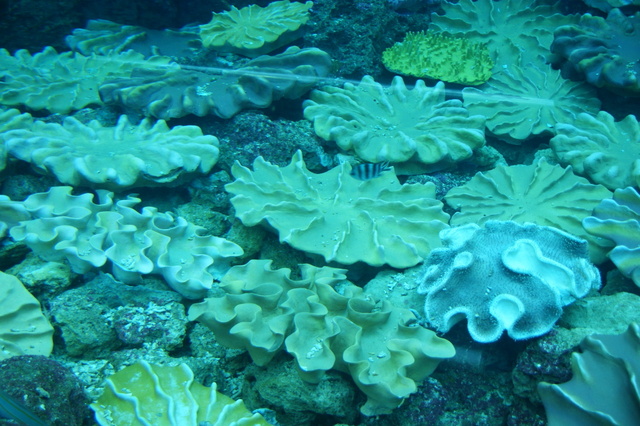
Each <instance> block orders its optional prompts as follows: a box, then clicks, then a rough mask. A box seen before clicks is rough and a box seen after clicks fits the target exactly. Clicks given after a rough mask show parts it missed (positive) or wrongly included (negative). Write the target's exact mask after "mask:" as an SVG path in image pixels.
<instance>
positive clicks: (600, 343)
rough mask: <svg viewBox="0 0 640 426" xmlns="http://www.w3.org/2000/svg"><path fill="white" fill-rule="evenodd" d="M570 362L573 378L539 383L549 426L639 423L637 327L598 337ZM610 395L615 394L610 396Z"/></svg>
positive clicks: (591, 338)
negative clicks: (557, 382)
mask: <svg viewBox="0 0 640 426" xmlns="http://www.w3.org/2000/svg"><path fill="white" fill-rule="evenodd" d="M580 348H581V349H582V353H577V352H574V353H573V355H572V356H571V370H572V371H573V378H572V379H571V380H570V381H568V382H566V383H562V384H560V385H552V384H549V383H544V382H543V383H540V385H539V386H538V393H539V394H540V397H541V398H542V402H543V403H544V408H545V411H546V412H547V418H548V421H549V425H550V426H560V425H567V424H582V425H595V424H600V425H629V426H632V425H635V424H636V423H638V419H640V390H639V389H638V375H640V363H639V362H638V360H639V359H640V357H639V355H640V327H639V326H638V324H631V325H630V326H629V328H628V329H627V331H625V332H624V333H623V334H620V335H604V334H596V335H592V336H589V337H586V338H585V339H584V340H583V341H582V343H580ZM612 390H613V391H612Z"/></svg>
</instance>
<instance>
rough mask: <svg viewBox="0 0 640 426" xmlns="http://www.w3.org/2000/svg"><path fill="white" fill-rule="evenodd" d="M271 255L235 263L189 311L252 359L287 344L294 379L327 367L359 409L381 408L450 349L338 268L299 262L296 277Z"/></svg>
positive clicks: (266, 357)
mask: <svg viewBox="0 0 640 426" xmlns="http://www.w3.org/2000/svg"><path fill="white" fill-rule="evenodd" d="M270 264H271V262H270V261H266V260H252V261H250V262H249V263H247V264H246V265H242V266H234V267H233V268H231V269H230V270H229V272H228V273H227V274H225V276H224V277H223V278H222V280H221V282H220V289H221V290H222V291H223V292H224V294H223V295H222V296H221V297H212V298H208V299H205V301H204V302H202V303H198V304H195V305H193V306H192V307H191V308H190V309H189V319H191V320H197V321H200V322H202V323H203V324H205V325H206V326H207V327H209V328H211V329H212V330H213V331H214V333H215V334H216V339H217V340H218V341H219V342H221V343H223V344H224V345H227V346H230V347H234V348H243V349H247V350H248V351H249V353H250V354H251V357H252V358H253V360H254V362H256V363H257V364H258V365H265V364H266V363H268V362H269V361H270V360H271V359H272V358H273V357H274V356H275V354H276V353H278V352H280V351H282V350H283V349H285V348H286V351H287V352H289V353H290V354H291V355H293V356H294V357H295V360H296V364H297V366H298V368H299V370H298V371H299V373H300V377H301V378H302V379H303V380H305V381H308V382H311V383H317V382H318V381H319V380H320V379H321V378H322V376H323V375H324V374H325V372H326V371H327V370H330V369H337V370H339V371H342V372H345V373H347V374H350V375H351V377H352V378H353V380H354V381H355V383H356V385H357V386H358V387H359V388H360V389H361V390H362V392H364V393H365V394H366V395H367V402H366V403H365V404H364V406H362V407H361V411H362V413H363V414H365V415H369V416H373V415H379V414H388V413H390V412H391V411H392V410H393V409H394V408H396V407H398V406H399V405H400V404H401V403H402V401H403V400H404V399H405V398H406V397H408V396H409V395H410V394H412V393H414V392H415V391H416V390H417V386H416V383H415V382H417V381H420V380H423V379H424V378H425V377H427V376H428V375H429V374H431V373H432V372H433V371H434V370H435V368H436V367H437V365H438V364H439V362H440V361H441V360H443V359H446V358H450V357H452V356H453V355H454V354H455V350H454V348H453V345H451V343H449V342H448V341H447V340H444V339H441V338H439V337H438V336H436V334H435V333H434V332H433V331H431V330H427V329H426V328H423V327H421V326H418V325H416V324H414V325H407V324H408V323H410V322H411V321H412V320H415V316H414V315H413V313H412V312H411V311H410V310H408V309H402V308H394V307H392V306H391V305H390V304H389V302H387V301H376V300H372V299H371V298H370V296H366V295H363V292H362V289H361V288H360V287H357V286H355V285H353V284H350V283H348V282H346V281H345V276H344V272H346V271H344V270H342V269H335V268H330V267H323V268H317V267H315V266H311V265H301V266H300V277H301V278H300V279H297V280H296V279H293V278H291V277H290V273H291V271H290V270H288V269H279V270H272V269H271V268H270Z"/></svg>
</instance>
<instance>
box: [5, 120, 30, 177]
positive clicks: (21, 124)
mask: <svg viewBox="0 0 640 426" xmlns="http://www.w3.org/2000/svg"><path fill="white" fill-rule="evenodd" d="M32 125H33V118H32V117H31V114H26V113H25V114H21V113H20V111H18V110H17V109H13V108H12V109H8V110H6V111H0V171H2V170H4V168H5V167H6V166H7V150H6V148H5V142H6V137H5V134H6V132H8V131H9V130H14V129H26V128H30V127H31V126H32Z"/></svg>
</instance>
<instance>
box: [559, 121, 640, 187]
mask: <svg viewBox="0 0 640 426" xmlns="http://www.w3.org/2000/svg"><path fill="white" fill-rule="evenodd" d="M550 145H551V148H552V149H553V152H554V153H555V154H556V155H557V156H558V159H559V160H560V163H562V164H565V165H566V164H570V165H571V166H572V167H573V170H575V172H576V173H577V174H579V175H581V176H584V177H586V178H588V179H589V180H590V181H592V182H594V183H599V184H601V185H604V186H606V187H607V188H609V189H611V190H614V189H617V188H625V187H627V186H638V185H640V125H639V124H638V120H637V118H636V117H635V116H633V115H628V116H627V117H625V118H624V119H622V120H621V121H618V122H616V121H615V119H614V117H613V116H612V115H611V114H609V113H607V112H605V111H600V112H599V113H598V114H597V115H595V116H594V115H591V114H587V113H582V114H579V115H578V117H577V118H576V119H575V120H571V121H570V122H568V123H559V124H557V125H556V136H554V137H553V138H552V139H551V141H550Z"/></svg>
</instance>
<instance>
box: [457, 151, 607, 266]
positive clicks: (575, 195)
mask: <svg viewBox="0 0 640 426" xmlns="http://www.w3.org/2000/svg"><path fill="white" fill-rule="evenodd" d="M611 195H612V194H611V191H609V190H607V189H606V188H604V187H603V186H601V185H592V184H590V183H589V182H588V181H587V180H586V179H584V178H581V177H578V176H576V175H574V174H573V172H572V171H571V168H570V167H568V168H563V167H560V166H557V165H556V166H552V165H550V164H548V163H546V162H544V161H541V162H539V163H538V164H537V165H530V166H526V165H517V166H508V167H506V166H498V167H496V168H495V169H494V170H491V171H488V172H483V173H478V174H477V175H475V176H474V177H473V178H472V179H471V180H470V181H469V182H467V183H466V184H464V185H462V186H460V187H457V188H453V189H451V190H450V191H449V192H448V193H447V195H446V196H445V200H446V202H447V204H449V205H450V206H451V207H453V208H455V209H459V210H460V212H458V213H455V214H454V215H453V217H452V218H451V225H454V226H457V225H462V224H467V223H477V224H483V223H485V222H487V221H489V220H513V221H516V222H518V223H526V222H533V223H536V224H538V225H544V226H552V227H555V228H558V229H561V230H563V231H565V232H568V233H570V234H573V235H576V236H578V237H580V238H583V239H586V240H587V241H589V251H590V255H591V259H592V261H594V262H595V263H601V262H603V261H604V260H605V255H606V253H607V251H608V250H609V249H610V248H611V243H610V242H609V241H608V240H607V239H606V238H598V237H594V236H593V235H591V234H589V233H587V232H586V231H585V230H584V229H583V227H582V219H584V218H585V217H587V216H589V215H590V214H591V211H592V210H593V208H594V207H596V206H597V205H598V204H599V203H600V201H601V200H603V199H606V198H610V197H611Z"/></svg>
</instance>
